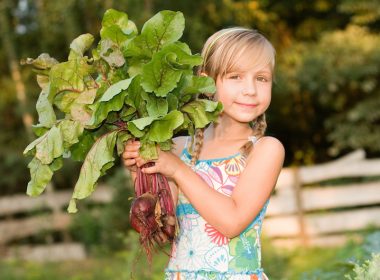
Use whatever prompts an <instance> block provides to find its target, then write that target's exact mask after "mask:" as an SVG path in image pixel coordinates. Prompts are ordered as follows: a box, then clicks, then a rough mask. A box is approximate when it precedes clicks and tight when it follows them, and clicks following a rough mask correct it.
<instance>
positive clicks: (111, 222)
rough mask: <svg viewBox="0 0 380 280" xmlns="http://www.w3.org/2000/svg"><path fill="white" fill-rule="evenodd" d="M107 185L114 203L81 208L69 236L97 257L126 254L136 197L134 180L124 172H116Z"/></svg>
mask: <svg viewBox="0 0 380 280" xmlns="http://www.w3.org/2000/svg"><path fill="white" fill-rule="evenodd" d="M105 184H107V185H108V186H111V187H112V189H113V196H112V201H111V202H110V203H108V204H106V205H104V206H99V205H95V206H94V205H91V204H90V203H86V204H84V205H82V206H83V207H82V211H80V212H79V213H78V214H77V215H75V216H74V220H73V223H72V224H71V227H70V233H71V235H72V236H73V237H74V239H75V240H76V241H79V242H81V243H83V244H85V245H86V248H87V250H88V251H89V252H92V253H94V255H98V254H104V253H110V252H115V251H121V250H123V247H122V246H120V244H123V242H124V239H125V236H126V234H127V232H128V230H129V229H130V223H129V215H128V214H126V213H129V209H130V207H131V201H132V200H131V198H132V197H133V186H132V182H131V179H130V178H129V177H127V176H126V174H125V170H124V169H122V168H118V169H116V171H115V172H114V174H112V176H110V177H109V178H108V179H107V180H106V181H105Z"/></svg>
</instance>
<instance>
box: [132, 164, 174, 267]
mask: <svg viewBox="0 0 380 280" xmlns="http://www.w3.org/2000/svg"><path fill="white" fill-rule="evenodd" d="M153 164H154V163H147V164H146V165H144V166H143V167H149V166H152V165H153ZM143 167H141V168H143ZM141 168H138V169H137V177H136V180H135V196H136V197H135V199H134V200H133V202H132V206H131V210H130V213H129V215H130V223H131V226H132V228H133V229H134V230H136V231H137V232H138V233H139V234H140V243H141V244H142V246H143V247H144V249H145V252H146V254H147V256H148V260H149V261H151V251H152V249H153V248H154V246H155V245H157V246H159V247H162V245H164V244H165V243H167V242H170V243H172V241H173V240H174V237H175V235H176V226H177V220H176V217H175V212H174V203H173V198H172V195H171V191H170V187H169V183H168V180H167V179H166V177H164V176H162V175H161V174H159V173H155V174H145V173H142V172H141Z"/></svg>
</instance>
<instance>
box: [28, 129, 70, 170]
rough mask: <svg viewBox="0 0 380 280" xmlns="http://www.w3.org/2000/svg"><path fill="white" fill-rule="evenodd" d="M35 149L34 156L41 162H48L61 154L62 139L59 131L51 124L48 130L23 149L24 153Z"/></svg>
mask: <svg viewBox="0 0 380 280" xmlns="http://www.w3.org/2000/svg"><path fill="white" fill-rule="evenodd" d="M34 149H36V150H35V157H36V158H37V159H39V160H40V161H41V163H42V164H50V163H51V162H52V161H53V160H54V159H55V158H57V157H60V156H61V155H62V154H63V139H62V135H61V131H60V130H59V129H58V128H57V127H55V126H53V127H52V128H51V129H50V130H49V131H48V132H46V133H45V134H44V135H42V136H41V137H39V138H37V139H36V140H34V141H33V142H32V143H30V144H29V145H28V146H27V147H26V148H25V150H24V155H27V154H30V152H31V151H33V150H34Z"/></svg>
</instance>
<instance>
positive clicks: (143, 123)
mask: <svg viewBox="0 0 380 280" xmlns="http://www.w3.org/2000/svg"><path fill="white" fill-rule="evenodd" d="M156 119H157V118H156V117H145V118H140V119H136V120H133V121H130V122H128V130H129V131H130V132H131V133H132V134H133V136H135V137H138V138H140V137H142V136H143V135H144V134H145V132H143V130H144V128H145V127H147V126H148V125H150V124H151V123H152V122H153V121H154V120H156Z"/></svg>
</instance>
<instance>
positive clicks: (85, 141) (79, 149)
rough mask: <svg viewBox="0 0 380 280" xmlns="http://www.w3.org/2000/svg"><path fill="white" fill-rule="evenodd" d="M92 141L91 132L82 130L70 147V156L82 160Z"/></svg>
mask: <svg viewBox="0 0 380 280" xmlns="http://www.w3.org/2000/svg"><path fill="white" fill-rule="evenodd" d="M94 143H95V137H94V135H93V133H91V132H89V131H87V130H84V132H83V134H82V135H81V136H79V139H78V142H77V143H75V144H74V145H72V146H71V147H70V152H71V158H72V159H73V160H75V161H84V159H85V158H86V155H87V153H88V152H89V151H90V149H91V147H92V145H94Z"/></svg>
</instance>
